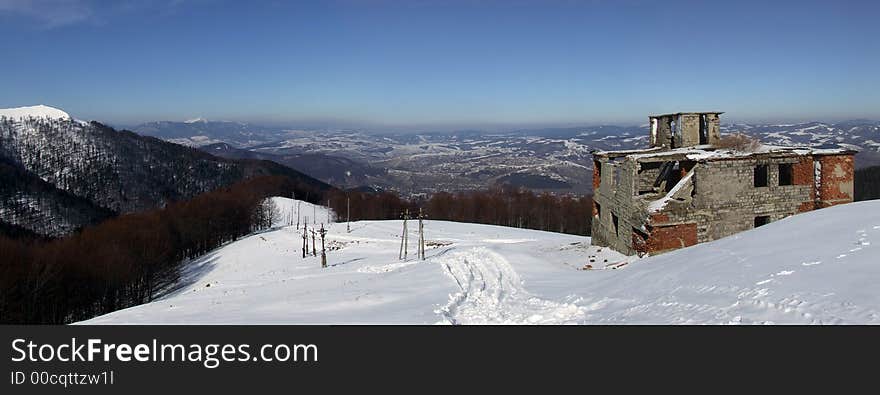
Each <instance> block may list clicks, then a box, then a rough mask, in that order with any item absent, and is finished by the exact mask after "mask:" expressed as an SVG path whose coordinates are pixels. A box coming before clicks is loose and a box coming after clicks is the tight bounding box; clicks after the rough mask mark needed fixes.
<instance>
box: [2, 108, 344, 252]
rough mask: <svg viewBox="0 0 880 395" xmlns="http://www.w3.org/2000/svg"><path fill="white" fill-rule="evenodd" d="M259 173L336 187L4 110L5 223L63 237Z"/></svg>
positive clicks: (249, 162)
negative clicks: (108, 220) (95, 224)
mask: <svg viewBox="0 0 880 395" xmlns="http://www.w3.org/2000/svg"><path fill="white" fill-rule="evenodd" d="M258 175H285V176H289V177H291V178H294V179H297V180H299V181H301V183H302V185H305V186H307V187H309V188H314V189H316V190H327V189H330V188H331V187H330V186H329V185H327V184H325V183H323V182H321V181H318V180H316V179H314V178H312V177H309V176H306V175H304V174H302V173H300V172H297V171H295V170H292V169H290V168H287V167H285V166H282V165H279V164H277V163H274V162H270V161H262V160H254V159H242V160H232V159H225V158H220V157H217V156H214V155H210V154H207V153H205V152H202V151H199V150H197V149H195V148H191V147H185V146H182V145H178V144H172V143H169V142H165V141H162V140H160V139H156V138H152V137H144V136H141V135H138V134H135V133H132V132H128V131H117V130H115V129H113V128H111V127H108V126H105V125H103V124H100V123H98V122H84V121H80V120H75V119H73V118H72V117H70V116H69V115H67V114H66V113H64V112H63V111H61V110H58V109H53V108H51V107H46V106H34V107H23V108H16V109H5V110H0V222H2V223H4V224H5V225H6V227H7V228H8V227H16V228H23V229H26V230H28V231H31V232H34V233H36V234H40V235H47V236H60V235H64V234H67V233H70V232H72V231H74V230H76V229H79V228H81V227H83V226H87V225H91V224H94V223H97V222H99V221H101V220H103V219H105V218H107V217H109V216H113V215H116V214H120V213H129V212H136V211H141V210H147V209H151V208H156V207H161V206H163V205H164V204H166V203H167V202H169V201H175V200H182V199H187V198H190V197H193V196H195V195H197V194H199V193H202V192H206V191H210V190H213V189H216V188H219V187H222V186H226V185H230V184H232V183H235V182H237V181H241V180H243V179H246V178H249V177H253V176H258Z"/></svg>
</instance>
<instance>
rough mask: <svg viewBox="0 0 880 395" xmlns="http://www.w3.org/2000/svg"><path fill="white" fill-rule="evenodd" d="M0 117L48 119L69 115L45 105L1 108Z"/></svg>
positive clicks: (67, 117)
mask: <svg viewBox="0 0 880 395" xmlns="http://www.w3.org/2000/svg"><path fill="white" fill-rule="evenodd" d="M0 117H6V118H12V119H15V120H19V121H20V120H22V119H25V118H50V119H71V118H70V115H68V114H67V113H66V112H64V111H61V110H59V109H57V108H54V107H49V106H45V105H42V104H40V105H37V106H28V107H16V108H2V109H0Z"/></svg>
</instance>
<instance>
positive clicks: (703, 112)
mask: <svg viewBox="0 0 880 395" xmlns="http://www.w3.org/2000/svg"><path fill="white" fill-rule="evenodd" d="M694 114H716V115H721V114H724V111H696V112H675V113H671V114H657V115H648V118H660V117H671V116H675V115H694Z"/></svg>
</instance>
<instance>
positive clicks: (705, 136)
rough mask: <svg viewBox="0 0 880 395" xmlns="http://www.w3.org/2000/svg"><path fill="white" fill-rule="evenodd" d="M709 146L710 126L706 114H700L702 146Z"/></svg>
mask: <svg viewBox="0 0 880 395" xmlns="http://www.w3.org/2000/svg"><path fill="white" fill-rule="evenodd" d="M705 144H709V124H708V122H707V121H706V114H700V145H705Z"/></svg>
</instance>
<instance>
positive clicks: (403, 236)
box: [399, 209, 409, 261]
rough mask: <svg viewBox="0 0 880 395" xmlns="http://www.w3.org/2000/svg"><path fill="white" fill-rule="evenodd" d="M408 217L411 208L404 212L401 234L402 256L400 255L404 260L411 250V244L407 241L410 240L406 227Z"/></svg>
mask: <svg viewBox="0 0 880 395" xmlns="http://www.w3.org/2000/svg"><path fill="white" fill-rule="evenodd" d="M408 219H409V209H406V210H405V211H404V212H403V234H401V236H400V256H399V259H401V260H404V261H405V260H406V256H407V253H408V252H409V251H407V250H408V247H409V246H408V245H407V244H408V243H407V241H408V240H407V239H408V237H407V233H408V232H407V229H406V221H407V220H408Z"/></svg>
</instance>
